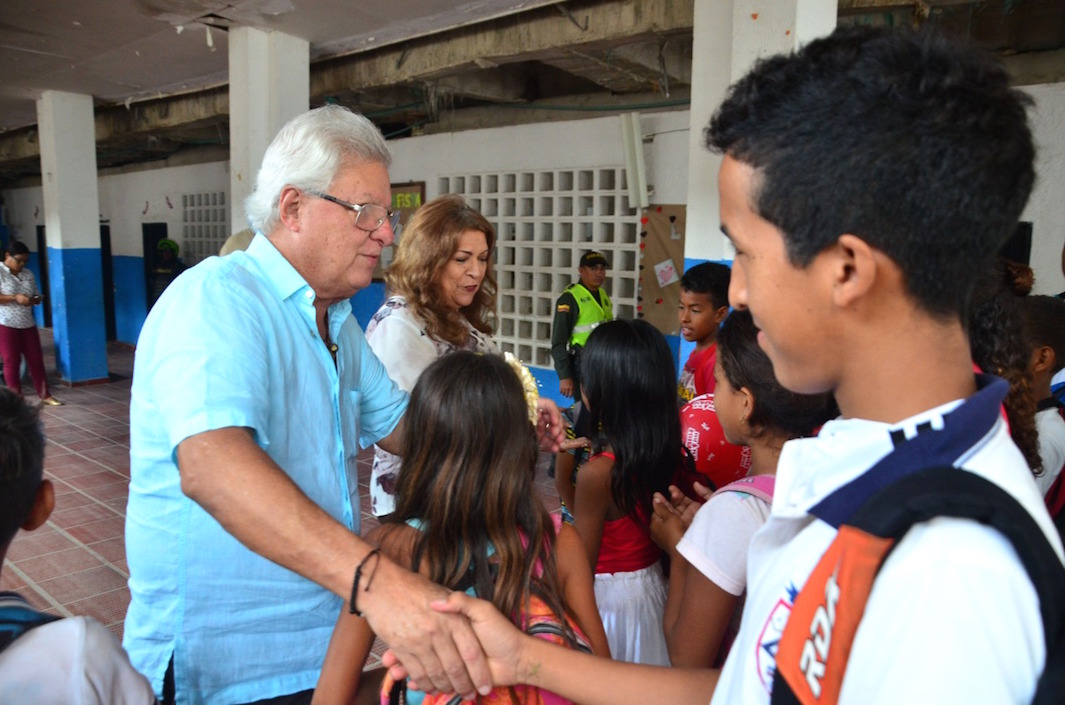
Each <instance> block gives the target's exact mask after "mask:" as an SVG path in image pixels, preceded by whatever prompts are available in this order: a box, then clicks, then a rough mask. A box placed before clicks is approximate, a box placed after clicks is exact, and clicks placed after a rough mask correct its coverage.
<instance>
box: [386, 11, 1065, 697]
mask: <svg viewBox="0 0 1065 705" xmlns="http://www.w3.org/2000/svg"><path fill="white" fill-rule="evenodd" d="M1029 103H1030V100H1029V99H1028V98H1027V97H1026V96H1025V95H1024V94H1023V93H1021V92H1020V91H1018V90H1016V89H1014V88H1012V87H1011V85H1010V77H1009V74H1008V73H1007V71H1006V70H1005V69H1004V68H1003V67H1002V66H1001V65H1000V64H999V63H997V62H996V61H995V60H994V59H993V58H991V57H990V56H988V55H987V54H985V53H983V52H981V51H980V50H978V49H976V48H972V47H966V46H961V45H959V44H954V43H950V42H947V41H945V40H943V39H941V38H937V37H935V36H934V35H931V34H923V35H915V34H911V33H906V32H900V31H893V30H888V29H885V28H870V27H845V28H839V29H837V30H836V31H835V32H833V33H832V34H831V35H830V36H828V37H825V38H822V39H817V40H814V41H811V42H809V43H808V44H805V45H804V46H803V47H802V48H801V49H800V50H798V51H797V52H795V53H793V54H790V55H781V56H773V57H770V58H767V59H764V60H761V61H759V62H758V63H757V64H756V65H755V67H754V68H753V69H752V70H751V71H750V72H749V73H748V74H747V75H746V76H745V77H744V78H742V79H741V80H740V81H739V82H738V83H737V84H735V85H734V86H733V87H732V88H731V89H730V90H729V93H728V96H727V97H726V100H725V102H724V104H723V105H722V106H721V107H720V108H719V109H718V111H717V112H716V114H715V115H714V118H713V119H712V120H711V124H710V127H709V129H708V130H707V144H708V146H709V147H710V148H711V149H713V150H714V151H717V152H721V153H723V154H724V159H723V161H722V164H721V169H720V171H719V174H718V187H719V195H720V200H721V207H720V213H721V221H722V229H723V231H724V233H725V235H726V236H727V237H728V239H729V240H730V241H731V242H732V244H733V246H734V247H735V249H736V257H735V260H734V264H733V271H732V281H731V284H730V287H729V302H730V303H731V304H732V306H733V307H734V308H738V309H748V310H750V312H751V316H752V318H753V320H754V323H755V325H756V326H757V327H758V328H759V333H758V343H759V345H760V346H761V347H762V349H763V350H765V351H766V353H767V354H768V355H769V359H770V360H772V362H773V371H774V373H775V374H776V378H777V380H778V381H779V382H780V384H781V385H782V386H784V387H785V388H786V389H790V390H791V391H794V392H799V393H806V394H810V393H821V392H833V393H834V394H835V397H836V401H837V403H838V404H839V408H840V414H841V417H840V418H839V419H835V420H833V421H830V422H828V423H826V424H825V425H824V426H823V427H822V429H821V431H820V432H819V433H818V435H817V437H816V438H807V439H799V440H795V441H789V442H788V443H787V444H785V446H784V450H783V451H782V453H781V457H780V461H779V463H778V466H777V480H776V490H775V494H774V501H773V508H772V511H771V513H770V516H769V520H768V521H767V522H766V524H765V525H764V526H763V527H762V528H761V529H760V530H759V531H758V533H757V534H755V536H754V538H753V539H752V541H751V547H750V552H749V554H748V558H747V561H748V562H747V565H748V571H747V574H748V576H749V580H748V585H747V601H746V604H745V606H744V613H743V623H742V624H741V626H740V633H739V635H738V636H737V639H736V641H735V643H734V644H733V646H732V650H731V651H730V652H729V655H728V659H727V660H726V662H725V667H724V669H723V670H722V671H721V672H720V673H719V672H717V671H715V670H711V669H673V670H671V671H666V670H662V669H655V668H652V667H649V666H633V665H628V664H619V663H614V662H608V661H603V660H598V659H593V658H590V657H588V658H579V656H580V655H579V654H573V655H569V654H568V653H566V652H562V650H560V649H554V648H551V646H550V645H549V644H535V643H533V640H531V639H527V638H523V637H522V635H521V634H520V633H518V632H517V631H516V630H514V629H512V628H510V627H509V625H508V624H507V623H506V622H505V621H503V620H501V619H500V618H499V617H498V616H497V615H496V613H495V610H493V609H492V608H491V607H490V606H489V605H486V604H484V603H482V602H477V601H475V600H472V599H469V598H465V597H463V596H461V595H454V594H453V595H451V596H450V597H449V598H448V601H447V604H446V605H440V607H441V608H442V609H449V610H452V611H460V612H462V613H464V614H467V615H468V616H469V617H470V619H471V621H472V624H473V626H474V629H475V631H476V632H477V635H478V638H479V639H480V641H481V644H482V646H483V647H484V649H485V651H486V653H487V654H488V655H489V667H490V668H491V669H492V674H493V679H494V681H495V682H496V683H511V682H524V683H535V684H536V685H539V686H541V687H545V688H550V689H552V690H553V691H555V692H559V693H562V694H564V695H566V696H568V697H570V698H572V699H574V700H576V701H578V702H581V703H582V704H583V705H594V704H595V703H603V704H604V705H616V704H617V703H642V702H650V701H654V702H669V703H700V704H702V705H705V703H706V702H707V700H709V699H710V698H711V692H712V698H713V703H715V704H718V703H720V704H726V703H727V704H732V703H743V704H745V705H753V704H758V703H768V702H769V701H770V697H771V691H772V690H773V689H774V686H775V684H776V683H778V682H779V681H777V680H775V679H776V678H777V677H783V678H784V679H785V680H786V682H787V684H788V685H789V686H790V687H791V688H792V689H799V688H802V687H803V685H804V684H805V685H807V686H810V685H811V684H812V685H814V686H817V687H819V688H821V693H822V694H823V695H824V696H825V697H822V698H820V699H819V700H818V701H819V702H822V703H829V702H839V703H850V704H857V703H861V704H862V705H869V704H872V705H879V704H881V703H883V704H886V703H903V702H923V703H975V702H980V703H1018V704H1019V703H1029V702H1030V701H1031V699H1032V696H1033V694H1034V693H1035V689H1036V684H1037V681H1038V679H1039V677H1040V675H1041V674H1042V672H1043V670H1044V666H1045V661H1046V639H1045V636H1044V627H1043V620H1042V616H1041V613H1040V604H1039V599H1038V597H1037V594H1036V591H1035V588H1034V585H1033V583H1032V582H1031V579H1030V578H1029V576H1028V572H1027V570H1026V569H1025V567H1024V566H1023V565H1022V564H1021V562H1020V560H1019V558H1018V556H1017V553H1016V551H1015V550H1014V549H1013V547H1012V545H1011V544H1010V543H1009V542H1008V541H1007V540H1005V539H1004V538H1003V535H1002V534H1000V533H999V532H998V531H997V530H996V529H993V528H991V527H990V526H986V525H984V524H981V523H979V522H976V521H971V520H966V519H953V518H946V517H938V518H936V519H933V520H932V521H929V522H927V523H923V524H920V525H917V526H915V527H913V528H912V529H911V530H910V531H909V532H908V533H907V534H906V535H905V537H904V538H903V539H902V540H901V541H899V542H898V543H897V545H895V547H894V550H893V551H892V552H891V554H890V556H889V557H888V558H887V560H886V561H885V562H884V563H883V565H882V566H881V570H880V572H879V574H878V575H877V577H876V579H875V582H874V584H873V587H872V591H871V592H870V593H869V596H868V601H867V602H866V603H865V607H864V612H862V613H860V614H861V619H860V628H858V630H857V632H856V633H855V635H854V640H853V642H851V643H850V650H849V656H847V657H843V658H841V659H840V661H836V660H834V659H833V660H831V661H829V660H828V659H829V657H831V656H832V655H833V654H834V653H838V652H836V651H834V650H836V649H838V648H840V646H841V642H840V641H839V640H837V639H834V638H831V636H832V634H831V631H829V630H832V631H834V628H835V627H837V626H838V624H836V623H834V622H832V621H831V620H829V621H828V623H824V624H823V625H822V626H823V627H824V628H823V629H822V628H821V626H818V624H816V623H815V624H814V625H813V627H815V628H816V631H811V622H809V621H796V620H795V619H794V617H795V613H794V612H793V611H792V607H793V605H794V600H795V597H796V594H797V593H798V592H799V591H800V590H802V588H803V586H804V585H805V584H806V583H807V580H808V578H810V575H811V572H812V571H813V569H814V566H815V565H816V564H818V562H819V561H820V560H821V557H822V555H823V554H825V552H826V551H827V550H828V548H829V546H830V545H831V544H832V542H833V541H834V540H835V539H836V537H837V534H838V533H839V532H838V531H837V528H836V525H835V524H833V523H830V522H829V521H828V520H826V519H823V518H820V517H819V516H818V515H817V514H816V513H815V512H820V511H821V510H822V509H823V508H824V507H823V504H824V502H825V501H826V500H834V499H837V498H839V496H840V495H839V491H840V490H847V491H855V492H857V493H858V494H859V495H861V494H862V493H863V492H864V491H865V490H868V489H869V486H870V485H873V486H874V487H875V486H877V485H879V484H881V483H884V484H886V485H887V486H891V485H892V484H894V482H895V481H896V480H898V479H901V478H904V477H907V476H909V475H911V474H912V473H914V472H918V471H920V470H922V469H923V468H926V467H932V466H942V465H947V466H954V467H955V468H957V472H958V474H959V477H961V475H962V473H972V474H975V475H977V476H980V477H982V478H984V479H986V480H988V481H990V482H991V483H993V484H995V485H998V487H1000V488H1002V489H1003V490H1004V491H1005V493H1007V494H1009V495H1010V496H1012V497H1013V499H1014V500H1015V501H1016V502H1017V503H1018V504H1019V505H1020V507H1021V511H1024V512H1026V513H1027V514H1028V515H1029V516H1030V517H1031V518H1032V520H1033V521H1034V522H1035V523H1036V525H1037V526H1038V527H1039V529H1040V530H1041V531H1042V533H1043V536H1044V537H1045V539H1046V541H1047V544H1048V545H1049V547H1050V548H1051V550H1052V551H1053V552H1054V553H1056V555H1057V558H1058V560H1059V561H1060V560H1062V547H1061V541H1060V540H1059V538H1058V536H1057V532H1056V530H1055V528H1054V526H1053V524H1052V523H1051V520H1050V517H1049V515H1048V513H1047V510H1046V507H1045V506H1044V504H1043V498H1042V496H1040V493H1039V491H1038V488H1037V487H1036V484H1035V482H1034V481H1033V478H1032V473H1031V471H1030V470H1029V468H1028V464H1027V463H1026V462H1025V460H1024V457H1023V456H1022V455H1021V453H1020V451H1019V450H1018V449H1017V446H1016V445H1014V443H1013V441H1012V440H1011V439H1010V436H1009V431H1008V429H1007V428H1006V424H1005V422H1004V420H1003V419H1002V416H1001V406H1002V400H1003V398H1004V396H1005V394H1006V391H1007V387H1008V385H1007V383H1006V382H1005V381H1004V380H1002V379H999V378H995V377H989V376H985V375H979V376H977V375H974V373H973V364H972V358H971V354H970V349H969V341H968V339H967V335H966V331H965V327H964V325H963V320H964V315H965V310H966V307H967V305H968V303H969V299H970V296H971V294H972V290H973V284H974V279H975V277H976V276H977V274H978V273H979V272H980V271H981V270H982V268H983V267H984V266H985V265H986V264H987V263H989V262H990V261H991V259H992V258H993V257H994V256H995V255H996V253H997V252H998V251H999V249H1000V248H1001V247H1002V245H1003V244H1004V243H1005V242H1006V240H1007V239H1008V237H1009V236H1010V234H1011V233H1012V232H1013V229H1014V227H1015V224H1016V222H1017V220H1018V218H1019V216H1020V214H1021V212H1022V210H1023V208H1024V205H1025V203H1026V201H1027V199H1028V195H1029V193H1030V191H1031V188H1032V184H1033V182H1034V179H1035V172H1034V158H1035V150H1034V146H1033V142H1032V135H1031V132H1030V131H1029V128H1028V123H1027V115H1026V113H1025V106H1026V105H1028V104H1029ZM849 499H850V500H854V499H855V497H850V498H849ZM857 499H859V500H860V501H864V497H861V496H859V497H857ZM859 506H860V505H859ZM823 589H824V588H823ZM840 590H841V593H840V594H841V596H842V597H846V596H847V595H848V592H847V590H846V589H845V588H842V587H841V588H840ZM821 595H822V597H824V596H825V595H826V593H825V592H822V593H821ZM789 615H790V616H791V618H790V619H789ZM825 616H828V615H827V613H826V615H825ZM793 621H795V624H792V623H791V622H793ZM782 629H783V630H784V631H785V633H788V632H790V633H792V634H796V635H798V636H800V637H803V638H805V639H807V641H806V643H807V644H809V645H810V646H811V649H810V650H809V651H804V650H796V651H793V652H792V656H791V658H783V657H782V656H781V654H783V653H784V651H783V649H782V648H781V649H779V650H778V648H777V646H778V644H781V637H782V635H781V630H782ZM842 645H843V646H846V643H842ZM803 653H806V654H807V656H808V658H805V659H800V658H799V657H800V655H801V654H803ZM386 665H388V666H392V665H394V659H392V658H388V659H386ZM841 666H842V667H845V669H846V670H845V671H843V670H842V669H841ZM797 673H798V674H800V675H798V676H796V674H797ZM822 686H823V688H822Z"/></svg>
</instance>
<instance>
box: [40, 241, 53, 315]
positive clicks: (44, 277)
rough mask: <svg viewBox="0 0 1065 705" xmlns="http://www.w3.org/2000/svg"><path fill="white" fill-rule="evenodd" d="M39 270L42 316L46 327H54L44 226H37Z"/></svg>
mask: <svg viewBox="0 0 1065 705" xmlns="http://www.w3.org/2000/svg"><path fill="white" fill-rule="evenodd" d="M37 269H39V270H40V272H41V276H40V277H38V280H37V287H38V288H39V289H40V290H41V296H43V297H44V306H41V308H42V309H43V311H42V314H43V315H44V327H45V328H51V327H52V289H51V286H49V283H48V238H46V237H45V235H44V226H43V225H38V226H37Z"/></svg>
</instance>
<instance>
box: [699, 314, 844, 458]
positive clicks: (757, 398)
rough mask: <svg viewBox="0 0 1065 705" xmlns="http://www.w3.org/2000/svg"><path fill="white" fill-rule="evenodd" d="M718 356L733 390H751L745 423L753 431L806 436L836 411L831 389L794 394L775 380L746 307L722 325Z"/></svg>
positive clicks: (834, 414) (770, 364)
mask: <svg viewBox="0 0 1065 705" xmlns="http://www.w3.org/2000/svg"><path fill="white" fill-rule="evenodd" d="M717 359H718V361H719V362H720V363H721V369H722V370H723V371H724V373H725V377H726V378H727V379H728V383H729V384H730V385H732V387H733V388H734V389H742V388H743V387H746V388H747V389H749V390H751V395H752V396H753V397H754V410H753V411H752V412H751V415H750V416H749V417H748V419H747V422H748V423H749V424H750V426H751V428H752V429H755V432H756V433H757V432H758V431H757V429H759V428H761V429H775V430H778V431H782V432H783V433H785V434H786V435H787V437H788V438H800V437H802V436H809V435H810V434H811V433H813V431H814V430H815V429H816V428H817V427H818V426H820V425H821V424H823V423H825V422H826V421H828V420H829V419H831V418H833V417H835V416H836V415H837V414H838V413H839V410H838V409H837V407H836V401H835V397H833V396H832V394H831V393H830V392H825V393H823V394H796V393H795V392H792V391H789V390H787V389H785V388H784V387H782V386H781V385H780V383H779V382H777V378H776V375H774V374H773V363H772V362H770V360H769V356H768V355H766V354H765V351H764V350H762V348H761V347H760V346H759V345H758V328H756V327H755V325H754V321H753V320H752V318H751V312H750V311H748V310H746V309H744V310H736V311H733V312H732V313H730V314H729V315H728V317H727V318H726V319H725V320H724V322H723V323H722V324H721V330H720V331H718V334H717Z"/></svg>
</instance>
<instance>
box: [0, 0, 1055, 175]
mask: <svg viewBox="0 0 1065 705" xmlns="http://www.w3.org/2000/svg"><path fill="white" fill-rule="evenodd" d="M693 3H694V0H563V1H561V2H559V1H558V0H469V1H467V2H462V1H456V0H359V1H358V2H351V1H349V0H228V1H216V0H2V2H0V187H2V186H4V185H11V184H14V183H16V182H17V180H25V179H27V178H29V179H33V178H35V177H37V178H39V173H40V157H39V152H38V151H37V138H36V137H37V136H36V125H35V124H36V100H37V98H38V97H39V95H40V93H41V91H43V90H49V89H51V90H60V91H69V92H74V93H81V94H91V95H92V96H93V97H94V101H95V105H96V134H97V152H98V154H97V159H98V165H99V166H100V168H109V167H121V166H124V165H129V164H139V163H143V162H148V161H156V160H161V159H168V158H173V157H174V156H175V155H180V154H183V153H189V152H193V151H197V150H199V151H201V152H202V151H203V150H204V149H209V148H211V147H214V148H217V149H222V150H225V149H228V131H229V127H228V93H227V86H226V81H227V73H228V61H227V54H226V52H227V38H228V31H229V30H230V29H231V28H232V27H235V26H249V27H255V28H260V29H263V30H272V31H279V32H284V33H286V34H290V35H293V36H297V37H300V38H304V39H306V40H308V42H309V43H310V47H311V77H310V93H311V104H312V105H320V104H322V103H324V102H337V103H341V104H344V105H348V106H350V107H352V108H354V109H357V110H359V111H361V112H363V113H365V114H366V115H368V116H369V117H371V119H373V120H374V121H375V122H376V123H377V124H378V125H379V127H381V129H382V131H383V132H384V133H385V134H386V136H393V137H394V136H406V135H410V134H420V133H428V132H438V131H451V130H459V129H469V128H474V127H484V126H492V125H501V124H514V123H519V122H528V121H543V120H557V119H573V118H575V117H580V116H581V115H582V114H583V115H592V114H598V115H601V114H603V113H604V112H621V111H624V110H638V109H658V110H661V109H671V108H672V109H685V108H686V107H687V105H688V99H689V89H690V85H689V84H690V81H691V47H692V23H693ZM839 14H840V23H841V24H844V23H863V24H888V25H915V24H926V23H931V24H935V25H936V26H939V27H940V28H942V29H943V31H945V32H947V33H949V34H953V35H956V36H961V37H965V38H967V39H969V40H971V41H973V42H975V43H977V44H980V45H981V46H984V47H986V48H988V49H991V50H993V51H996V52H998V53H999V54H1000V55H1002V56H1004V57H1007V59H1008V60H1009V61H1010V62H1011V69H1012V70H1014V72H1015V75H1016V76H1017V80H1018V81H1019V82H1021V83H1025V82H1027V83H1039V82H1046V81H1053V80H1065V2H1063V1H1062V0H839Z"/></svg>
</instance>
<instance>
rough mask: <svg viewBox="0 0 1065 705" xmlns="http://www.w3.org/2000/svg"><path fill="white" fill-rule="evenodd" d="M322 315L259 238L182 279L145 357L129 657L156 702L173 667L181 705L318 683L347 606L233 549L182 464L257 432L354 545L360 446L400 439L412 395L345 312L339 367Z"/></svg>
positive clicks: (148, 330) (132, 522)
mask: <svg viewBox="0 0 1065 705" xmlns="http://www.w3.org/2000/svg"><path fill="white" fill-rule="evenodd" d="M313 304H314V292H313V291H312V290H311V288H310V286H308V284H307V282H306V281H305V280H304V279H303V277H301V276H300V275H299V273H298V272H297V271H296V270H295V269H293V267H292V265H290V264H289V263H288V261H287V260H285V258H284V257H282V256H281V253H280V252H278V250H277V249H276V248H275V247H274V246H273V244H272V243H271V242H270V241H269V240H268V239H267V238H265V237H263V236H262V235H257V236H256V237H255V239H254V240H253V241H252V243H251V245H250V247H249V248H248V249H247V251H245V252H237V253H233V254H231V255H229V256H227V257H221V258H219V257H212V258H210V259H208V260H205V261H204V262H202V263H200V264H199V265H197V266H196V267H193V268H192V269H190V270H188V271H186V272H185V273H184V274H182V275H181V276H180V277H178V278H177V279H176V280H175V281H174V282H173V283H172V284H171V285H170V286H169V287H168V288H167V290H166V292H164V294H163V296H162V297H161V298H160V299H159V301H158V302H157V303H156V304H155V306H154V307H153V308H152V311H151V314H150V315H149V316H148V319H147V321H145V324H144V328H143V329H142V331H141V335H140V339H139V340H138V342H137V353H136V359H135V363H134V372H133V388H132V403H131V407H130V475H131V476H130V491H129V507H128V510H127V516H126V557H127V560H128V562H129V569H130V579H129V589H130V596H131V602H130V606H129V612H128V613H127V615H126V623H125V636H124V640H123V646H125V648H126V650H127V651H128V652H129V654H130V657H131V659H132V660H133V665H134V666H136V667H137V668H138V669H139V670H140V671H141V672H142V673H144V674H145V675H146V676H148V678H149V679H150V680H151V682H152V685H153V687H154V688H155V690H156V692H157V693H161V691H162V681H163V675H164V673H165V671H166V668H167V664H168V663H169V661H170V658H171V655H173V657H174V673H175V680H176V683H177V696H178V702H179V703H199V702H210V703H212V704H218V705H221V704H224V703H242V702H250V701H254V700H259V699H263V698H269V697H274V696H277V695H283V694H286V693H293V692H298V691H301V690H306V689H309V688H313V687H314V685H315V683H316V682H317V678H318V673H319V670H320V669H321V665H322V660H323V658H324V656H325V651H326V647H327V645H328V643H329V637H330V634H331V632H332V629H333V626H334V624H335V623H336V618H337V614H338V613H339V610H340V606H341V600H340V598H338V597H336V596H335V595H333V594H332V593H330V592H328V591H327V590H325V589H323V588H321V587H320V586H318V585H316V584H314V583H312V582H311V581H309V580H306V579H305V578H302V577H300V576H298V575H296V574H295V573H292V572H290V571H289V570H287V569H285V568H282V567H280V566H278V565H277V564H275V563H272V562H271V561H269V560H267V559H265V558H263V557H262V556H259V555H258V554H256V553H253V552H252V551H250V550H248V549H247V548H245V547H244V546H243V545H242V544H240V542H238V541H237V540H236V539H235V538H234V537H233V536H231V535H230V534H228V533H227V532H226V531H225V529H223V528H222V527H221V525H219V524H218V522H216V521H215V520H214V519H213V518H212V517H211V516H210V515H209V514H208V513H207V512H205V511H204V510H203V509H202V508H201V507H200V506H199V505H198V504H196V503H195V502H193V501H192V500H190V499H188V498H187V497H186V496H185V495H184V494H182V492H181V486H180V477H179V474H178V469H177V465H176V462H175V461H176V453H177V446H178V444H179V443H181V441H183V440H184V439H186V438H188V437H189V436H192V435H195V434H197V433H202V432H204V431H210V430H213V429H219V428H225V427H230V426H237V427H247V428H250V429H252V431H253V432H254V437H255V440H256V442H257V443H258V444H259V446H260V447H261V448H263V450H265V451H266V452H267V453H268V454H269V455H270V457H271V458H272V459H273V460H274V461H275V462H276V463H277V464H278V465H279V466H280V467H281V468H282V469H283V470H284V471H285V472H286V473H287V474H288V475H289V476H290V477H291V478H292V480H293V481H294V482H295V483H296V484H297V485H298V486H299V487H300V489H301V490H302V491H303V492H304V493H305V494H306V495H307V496H308V497H309V498H310V499H312V500H313V501H314V502H315V503H317V504H318V505H319V506H320V507H322V508H323V509H324V510H325V511H326V512H328V513H329V514H330V515H331V516H332V517H334V518H335V519H336V520H337V521H339V522H341V523H343V524H344V525H345V526H347V527H348V528H350V529H351V530H352V531H358V529H359V498H358V484H357V481H356V455H357V453H358V446H360V445H361V446H362V447H364V448H365V447H367V446H369V445H371V444H373V443H374V442H376V441H377V440H379V439H381V438H383V437H384V436H386V435H388V434H389V433H390V432H391V431H392V429H393V428H395V426H396V424H397V423H398V422H399V419H400V417H401V416H402V415H403V412H404V411H405V410H406V405H407V396H406V394H405V393H404V392H403V391H402V390H400V389H399V388H398V387H396V385H395V384H393V382H392V381H391V380H390V379H389V378H388V375H387V374H386V372H385V369H384V366H383V365H381V363H380V362H379V361H378V359H377V358H376V357H375V356H374V355H373V353H372V352H371V351H370V348H369V346H368V345H367V344H366V339H365V337H364V336H363V333H362V330H361V329H360V328H359V326H358V324H357V323H356V322H355V319H354V317H352V315H351V306H350V304H349V303H348V302H347V301H343V302H340V303H337V304H335V305H333V306H332V307H330V309H329V316H328V317H329V332H330V336H331V337H332V339H333V341H334V342H336V344H337V345H338V351H337V361H336V365H335V366H334V364H333V359H332V357H331V356H330V354H329V351H328V350H327V349H326V347H325V345H324V344H323V343H322V340H321V338H320V336H319V335H318V329H317V326H316V324H315V311H314V306H313ZM306 540H307V542H308V543H310V542H312V541H314V540H315V537H314V536H307V537H306Z"/></svg>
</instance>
